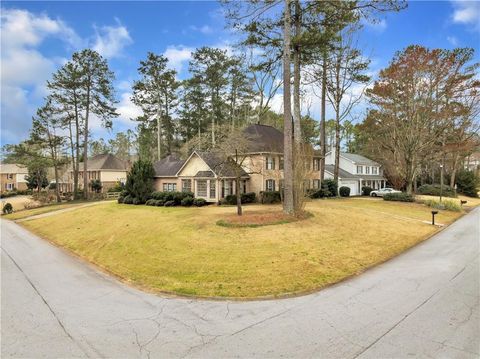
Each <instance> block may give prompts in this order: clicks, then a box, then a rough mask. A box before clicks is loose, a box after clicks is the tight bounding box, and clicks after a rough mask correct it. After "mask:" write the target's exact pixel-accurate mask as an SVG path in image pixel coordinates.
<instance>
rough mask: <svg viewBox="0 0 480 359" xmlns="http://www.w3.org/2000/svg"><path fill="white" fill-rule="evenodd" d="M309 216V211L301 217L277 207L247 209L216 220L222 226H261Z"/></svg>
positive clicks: (294, 220)
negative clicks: (241, 213) (241, 212)
mask: <svg viewBox="0 0 480 359" xmlns="http://www.w3.org/2000/svg"><path fill="white" fill-rule="evenodd" d="M309 217H311V215H309V213H305V214H304V215H302V216H301V217H295V216H291V215H288V214H285V213H283V212H282V211H281V210H279V209H278V208H275V210H271V211H247V212H245V213H244V214H243V215H242V216H238V215H237V214H233V213H232V214H229V215H225V216H223V218H222V219H220V220H218V221H217V224H218V225H219V226H223V227H233V228H237V227H251V228H256V227H262V226H270V225H275V224H285V223H292V222H296V221H300V220H304V219H307V218H309Z"/></svg>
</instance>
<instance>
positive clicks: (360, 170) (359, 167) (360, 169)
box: [357, 166, 363, 174]
mask: <svg viewBox="0 0 480 359" xmlns="http://www.w3.org/2000/svg"><path fill="white" fill-rule="evenodd" d="M357 173H360V174H362V173H363V167H362V166H357Z"/></svg>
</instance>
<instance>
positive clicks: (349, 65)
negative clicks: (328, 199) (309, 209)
mask: <svg viewBox="0 0 480 359" xmlns="http://www.w3.org/2000/svg"><path fill="white" fill-rule="evenodd" d="M353 31H355V28H354V27H350V28H348V29H346V30H345V31H343V32H342V34H341V35H340V37H339V39H338V41H336V43H335V46H334V48H333V51H332V52H331V54H330V59H329V61H330V63H331V66H330V67H329V68H327V97H328V99H329V101H330V103H331V105H332V107H333V109H334V111H335V167H334V173H333V179H334V180H335V181H338V174H339V171H340V140H341V139H340V134H341V128H342V121H343V120H345V119H346V118H347V116H349V115H350V112H351V110H352V108H353V106H355V104H357V103H358V102H359V101H360V99H361V98H362V95H363V89H362V91H361V93H360V94H358V95H357V94H354V93H352V91H351V90H352V87H353V86H354V85H358V84H360V85H361V84H366V83H367V82H368V81H369V80H370V78H369V77H368V76H367V75H365V71H366V70H367V69H368V65H369V63H370V60H365V59H364V58H363V57H362V55H361V53H360V51H359V50H358V49H356V48H355V47H354V44H353V34H352V32H353ZM347 97H348V98H347ZM346 98H347V99H346ZM345 100H346V101H345Z"/></svg>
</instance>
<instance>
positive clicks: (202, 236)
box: [22, 199, 460, 298]
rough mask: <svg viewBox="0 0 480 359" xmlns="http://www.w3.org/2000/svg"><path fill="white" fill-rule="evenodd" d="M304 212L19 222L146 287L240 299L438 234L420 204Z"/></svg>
mask: <svg viewBox="0 0 480 359" xmlns="http://www.w3.org/2000/svg"><path fill="white" fill-rule="evenodd" d="M280 208H281V207H280V206H261V205H251V206H247V207H245V216H250V213H252V216H253V217H255V216H258V213H268V212H272V213H278V212H279V211H280ZM306 209H307V210H308V211H309V212H311V213H312V214H313V217H311V218H309V219H308V220H305V221H298V222H292V223H286V224H282V225H279V226H262V227H258V228H248V227H244V228H225V227H221V226H218V225H216V224H215V223H216V221H217V220H219V219H222V218H230V217H233V213H235V210H236V209H235V208H234V207H218V206H208V207H203V208H181V207H149V206H132V205H119V204H116V203H106V204H102V205H98V206H92V207H85V208H80V209H76V210H75V211H72V212H64V213H59V214H57V215H55V216H51V217H45V218H40V219H35V220H27V221H26V222H23V223H22V225H24V226H25V227H27V228H28V229H30V230H31V231H33V232H34V233H37V234H38V235H40V236H43V237H45V238H47V239H49V240H50V241H52V242H54V243H56V244H58V245H61V246H63V247H65V248H67V249H69V250H71V251H73V252H75V253H77V254H78V255H80V256H82V257H84V258H86V259H87V260H89V261H91V262H93V263H96V264H97V265H99V266H100V267H102V268H105V269H107V270H109V271H110V272H112V273H114V274H116V275H118V276H120V277H122V278H124V279H125V280H127V281H129V282H131V283H134V284H136V285H138V286H141V287H144V288H148V289H149V290H152V291H157V292H161V291H166V292H172V293H178V294H185V295H197V296H217V297H237V298H254V297H261V296H281V295H286V294H293V293H301V292H305V291H311V290H315V289H318V288H321V287H323V286H326V285H329V284H332V283H335V282H337V281H339V280H342V279H344V278H345V277H347V276H351V275H355V274H358V273H360V272H362V271H363V270H365V269H366V268H368V267H370V266H373V265H375V264H377V263H380V262H383V261H385V260H387V259H389V258H391V257H392V256H395V255H397V254H398V253H401V252H402V251H404V250H405V249H407V248H409V247H411V246H413V245H415V244H416V243H418V242H420V241H422V240H424V239H425V238H427V237H428V236H430V235H431V234H433V233H434V232H435V231H437V230H438V228H437V227H434V226H431V225H428V224H425V223H423V222H422V220H428V219H429V218H430V210H429V209H428V208H427V207H425V206H423V205H421V204H416V203H401V204H399V203H392V202H385V201H382V200H379V201H370V200H368V199H367V200H361V199H340V200H317V201H312V202H309V203H308V204H307V208H306ZM255 213H256V214H255ZM264 215H265V216H266V217H270V216H275V215H274V214H272V215H269V214H264ZM458 216H460V214H459V213H445V211H441V213H440V214H439V215H438V218H437V220H438V222H441V221H443V223H449V222H451V221H453V220H454V219H455V218H458ZM440 219H441V220H440Z"/></svg>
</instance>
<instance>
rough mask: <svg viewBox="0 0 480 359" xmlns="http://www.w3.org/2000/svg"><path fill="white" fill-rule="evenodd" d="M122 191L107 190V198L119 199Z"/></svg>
mask: <svg viewBox="0 0 480 359" xmlns="http://www.w3.org/2000/svg"><path fill="white" fill-rule="evenodd" d="M120 193H121V192H106V193H105V199H117V198H118V197H120Z"/></svg>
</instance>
